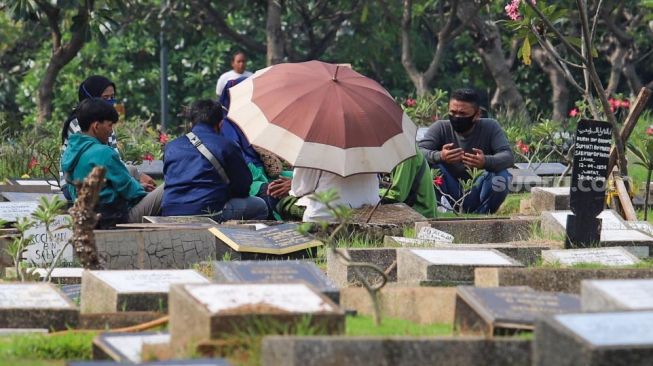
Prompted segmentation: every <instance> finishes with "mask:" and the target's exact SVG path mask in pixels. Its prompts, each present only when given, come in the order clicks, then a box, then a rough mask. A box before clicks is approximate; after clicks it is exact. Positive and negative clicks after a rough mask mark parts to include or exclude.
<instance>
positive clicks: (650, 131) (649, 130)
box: [646, 126, 653, 136]
mask: <svg viewBox="0 0 653 366" xmlns="http://www.w3.org/2000/svg"><path fill="white" fill-rule="evenodd" d="M646 134H647V135H649V136H653V127H652V126H648V128H647V129H646Z"/></svg>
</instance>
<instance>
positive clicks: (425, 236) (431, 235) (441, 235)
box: [417, 226, 454, 243]
mask: <svg viewBox="0 0 653 366" xmlns="http://www.w3.org/2000/svg"><path fill="white" fill-rule="evenodd" d="M417 239H421V240H428V241H434V242H442V243H453V240H454V237H453V235H451V234H449V233H446V232H444V231H442V230H438V229H436V228H432V227H429V226H423V227H421V228H420V229H419V231H418V232H417Z"/></svg>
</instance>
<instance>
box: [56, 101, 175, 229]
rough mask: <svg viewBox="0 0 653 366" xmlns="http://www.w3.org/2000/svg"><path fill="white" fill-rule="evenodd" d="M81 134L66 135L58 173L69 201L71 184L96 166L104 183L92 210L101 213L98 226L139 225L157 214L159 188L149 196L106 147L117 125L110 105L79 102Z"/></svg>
mask: <svg viewBox="0 0 653 366" xmlns="http://www.w3.org/2000/svg"><path fill="white" fill-rule="evenodd" d="M77 121H78V123H79V127H80V129H81V133H76V134H73V135H71V136H69V139H68V148H67V149H66V151H65V152H64V154H63V156H62V157H61V171H62V172H63V173H64V178H65V179H66V182H67V183H68V184H70V186H69V193H70V196H71V198H72V200H73V201H74V200H76V199H77V189H76V188H75V186H74V184H72V183H74V182H80V181H82V180H84V178H86V176H87V175H88V174H89V173H90V172H91V170H93V168H94V167H96V166H101V167H104V168H105V169H106V175H105V179H106V183H105V185H104V187H103V188H102V190H101V191H100V198H99V201H98V204H97V209H96V211H97V212H98V213H100V214H101V217H100V221H99V222H98V226H99V227H100V228H107V227H110V226H113V225H115V224H117V223H125V222H141V221H142V218H143V216H145V215H157V214H158V212H159V209H160V206H161V196H162V194H163V188H162V187H159V188H157V189H155V190H154V191H152V192H150V193H149V194H148V193H147V192H146V191H145V189H143V186H142V185H141V183H139V182H138V181H137V180H136V179H134V178H133V177H132V176H131V175H130V174H129V171H128V170H127V168H126V167H125V164H123V163H122V162H121V161H120V156H119V155H118V152H116V150H114V149H113V148H111V147H110V146H109V145H107V142H108V141H109V136H111V134H112V133H113V124H114V123H116V122H118V113H117V112H116V110H115V109H114V108H113V106H112V105H111V104H109V103H107V102H106V101H104V100H102V99H100V98H91V99H86V100H84V101H82V102H81V103H80V105H79V109H78V112H77Z"/></svg>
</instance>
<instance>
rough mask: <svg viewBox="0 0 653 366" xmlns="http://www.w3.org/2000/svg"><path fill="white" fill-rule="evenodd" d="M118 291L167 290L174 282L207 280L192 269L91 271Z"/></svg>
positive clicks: (144, 291)
mask: <svg viewBox="0 0 653 366" xmlns="http://www.w3.org/2000/svg"><path fill="white" fill-rule="evenodd" d="M92 273H93V275H94V276H95V277H97V278H99V279H100V280H102V281H104V282H106V283H107V284H108V285H109V286H111V287H112V288H113V289H115V290H116V291H117V292H119V293H148V292H155V293H160V292H168V289H169V288H170V285H171V284H175V283H205V282H209V280H208V279H207V278H206V277H204V276H202V275H201V274H199V273H197V272H196V271H194V270H191V269H187V270H177V269H170V270H165V269H163V270H137V271H93V272H92Z"/></svg>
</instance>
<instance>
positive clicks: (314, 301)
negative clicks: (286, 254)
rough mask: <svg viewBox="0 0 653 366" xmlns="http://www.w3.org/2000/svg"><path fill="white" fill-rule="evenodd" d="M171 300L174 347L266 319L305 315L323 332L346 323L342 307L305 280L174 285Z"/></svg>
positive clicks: (290, 323) (286, 322)
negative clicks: (275, 282)
mask: <svg viewBox="0 0 653 366" xmlns="http://www.w3.org/2000/svg"><path fill="white" fill-rule="evenodd" d="M169 301H170V312H169V314H170V322H169V330H170V335H171V346H172V348H173V350H175V352H179V351H184V350H186V351H188V347H192V346H193V345H194V344H195V345H196V344H197V343H198V342H202V341H208V340H211V339H219V338H223V337H227V336H228V335H229V334H232V333H233V332H242V331H247V327H250V326H254V325H255V324H257V325H259V326H260V325H261V324H262V323H267V322H269V323H270V324H274V323H276V324H278V325H283V327H284V329H291V328H293V327H294V326H296V325H297V324H298V323H304V324H306V322H307V321H308V322H309V324H310V325H311V326H314V327H316V328H317V329H320V330H322V331H323V332H325V333H327V334H340V333H342V332H344V326H345V316H344V312H343V311H342V310H341V309H340V308H338V306H337V305H336V304H334V303H333V302H332V301H331V300H329V299H328V298H327V297H326V296H324V295H322V294H320V293H319V292H317V291H316V290H314V289H313V288H311V287H310V286H308V285H306V284H304V283H287V284H269V283H261V284H209V285H175V286H172V287H171V289H170V300H169ZM307 316H308V318H307ZM259 328H260V327H259ZM270 328H272V327H270Z"/></svg>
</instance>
